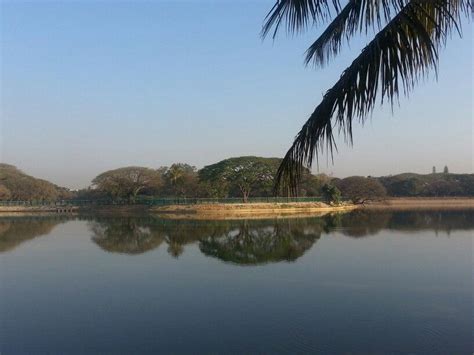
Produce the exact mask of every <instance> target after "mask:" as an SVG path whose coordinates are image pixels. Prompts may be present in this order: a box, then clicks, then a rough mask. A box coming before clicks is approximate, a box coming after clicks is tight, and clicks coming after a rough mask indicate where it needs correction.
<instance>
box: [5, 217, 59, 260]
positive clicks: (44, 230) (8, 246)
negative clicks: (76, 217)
mask: <svg viewBox="0 0 474 355" xmlns="http://www.w3.org/2000/svg"><path fill="white" fill-rule="evenodd" d="M67 220H68V218H65V217H60V216H55V217H53V216H50V217H38V216H34V217H2V218H0V253H2V252H7V251H11V250H13V249H15V248H16V247H18V246H19V245H20V244H22V243H24V242H27V241H29V240H32V239H34V238H37V237H41V236H43V235H47V234H50V233H51V231H52V230H53V228H54V227H56V226H57V225H58V224H61V223H64V222H66V221H67Z"/></svg>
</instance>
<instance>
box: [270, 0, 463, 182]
mask: <svg viewBox="0 0 474 355" xmlns="http://www.w3.org/2000/svg"><path fill="white" fill-rule="evenodd" d="M461 13H468V14H469V13H470V16H472V5H471V1H470V0H468V1H463V0H412V1H408V2H407V3H406V5H404V6H403V7H402V8H401V9H400V11H399V12H398V13H397V14H396V15H395V16H394V17H393V18H392V19H391V20H390V21H389V22H388V23H387V24H386V26H385V27H384V28H383V29H382V30H381V31H379V33H377V35H376V36H375V38H374V39H373V40H372V41H371V42H370V43H369V44H368V45H367V46H366V47H365V48H364V49H363V50H362V52H361V54H360V55H359V56H358V57H357V58H356V59H355V60H354V61H353V62H352V64H351V65H350V66H349V67H348V68H347V69H346V70H345V71H344V72H343V74H342V75H341V77H340V78H339V80H338V81H337V82H336V84H334V86H333V87H332V88H331V89H329V90H328V91H327V92H326V94H325V95H324V97H323V100H322V102H321V103H320V104H319V105H318V106H317V107H316V109H315V110H314V112H313V113H312V114H311V116H310V117H309V119H308V120H307V122H306V123H305V124H304V125H303V127H302V129H301V131H300V132H299V133H298V135H297V136H296V138H295V140H294V142H293V145H292V146H291V147H290V149H289V150H288V152H287V153H286V155H285V158H284V159H283V161H282V164H281V165H280V168H279V170H278V173H277V186H276V191H278V190H280V189H281V186H282V185H287V186H288V187H289V188H290V189H291V190H292V191H295V190H296V186H297V182H298V180H299V177H300V175H301V171H302V167H303V166H304V165H306V166H309V167H311V165H312V162H313V159H314V158H318V153H319V152H320V151H322V150H324V149H326V150H327V151H328V153H330V154H331V155H332V153H333V150H334V149H336V148H337V147H336V145H335V141H334V129H336V130H338V131H339V132H341V133H342V134H343V135H344V138H345V140H346V141H347V142H349V143H350V144H352V124H353V120H354V119H358V120H359V121H360V122H364V120H365V119H366V118H367V116H368V114H369V113H370V112H371V111H372V110H373V108H374V105H375V103H376V100H377V97H378V96H380V100H381V102H383V101H384V100H385V99H387V100H389V101H390V103H391V104H392V105H393V103H394V101H395V100H397V99H398V97H399V93H400V91H402V92H403V93H404V94H405V95H408V94H409V92H410V91H411V89H412V88H413V86H414V85H415V84H416V83H417V81H418V80H419V79H420V78H421V77H423V76H425V75H426V74H427V73H428V71H429V70H430V69H435V70H436V69H437V64H438V49H439V47H440V46H442V45H443V44H444V43H445V42H446V39H447V38H448V37H449V35H450V34H451V32H452V29H453V28H454V29H457V30H458V31H459V22H460V15H461Z"/></svg>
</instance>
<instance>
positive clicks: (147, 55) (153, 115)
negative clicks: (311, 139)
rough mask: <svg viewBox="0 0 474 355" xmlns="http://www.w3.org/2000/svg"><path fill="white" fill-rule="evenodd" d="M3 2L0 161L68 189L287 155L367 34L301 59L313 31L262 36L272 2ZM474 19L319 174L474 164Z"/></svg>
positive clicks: (468, 168) (466, 168)
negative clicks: (433, 70) (146, 171)
mask: <svg viewBox="0 0 474 355" xmlns="http://www.w3.org/2000/svg"><path fill="white" fill-rule="evenodd" d="M0 3H1V8H0V9H1V15H0V16H1V18H0V20H1V21H0V22H1V25H0V26H1V32H0V35H1V53H0V60H1V72H0V74H1V76H0V82H1V101H0V114H1V119H0V161H2V162H4V163H9V164H13V165H16V166H17V167H18V168H20V169H22V170H23V171H25V172H26V173H28V174H31V175H34V176H37V177H41V178H44V179H48V180H50V181H52V182H54V183H56V184H59V185H62V186H67V187H71V188H81V187H86V186H88V185H89V184H90V181H91V179H93V178H94V177H95V176H96V175H98V174H99V173H100V172H103V171H105V170H108V169H114V168H118V167H123V166H130V165H134V166H148V167H152V168H158V167H160V166H169V165H170V164H172V163H174V162H183V163H189V164H191V165H195V166H196V167H198V168H201V167H203V166H205V165H208V164H212V163H215V162H217V161H219V160H222V159H225V158H229V157H234V156H242V155H257V156H267V157H278V156H279V157H281V156H283V155H284V153H285V152H286V150H287V149H288V148H289V146H290V144H291V143H292V140H293V138H294V136H295V135H296V133H297V132H298V131H299V129H300V128H301V126H302V125H303V123H304V122H305V121H306V119H307V118H308V116H309V114H310V113H311V112H312V111H313V110H314V108H315V107H316V105H317V104H318V102H319V101H320V100H321V98H322V96H323V94H324V92H325V91H326V90H327V89H328V88H330V87H331V86H332V85H333V83H334V82H335V81H336V80H337V79H338V77H339V76H340V74H341V72H342V70H343V69H344V68H345V67H347V66H348V65H349V64H350V63H351V62H352V60H353V59H354V58H355V56H356V55H357V53H359V51H360V50H361V48H362V47H363V45H364V43H366V39H365V38H360V39H356V40H354V41H353V42H352V43H351V46H350V47H347V48H345V49H344V50H343V51H342V53H341V55H340V56H339V57H338V58H337V59H336V60H334V61H333V62H332V63H331V64H330V65H329V66H327V67H325V68H323V69H315V68H311V67H305V66H304V64H303V58H304V52H305V50H306V48H307V47H308V46H309V45H310V44H311V41H312V40H314V39H315V38H316V36H317V35H318V34H319V33H320V31H321V29H320V28H312V29H310V30H308V31H307V32H306V33H303V34H301V35H298V36H291V35H290V36H287V35H286V34H285V33H284V32H282V33H281V34H280V35H279V36H278V37H277V38H276V40H275V41H272V39H271V38H267V39H265V40H262V38H261V36H260V29H261V26H262V22H263V19H264V16H265V14H266V13H267V12H268V10H269V9H270V8H271V6H272V5H273V1H270V0H258V1H257V0H255V1H246V0H242V1H240V0H238V1H230V0H221V1H218V0H212V1H211V0H202V1H198V0H188V1H146V2H145V1H135V2H123V1H120V2H119V1H106V0H105V1H61V2H51V1H48V2H45V1H32V2H23V1H5V0H0ZM472 73H473V26H472V23H471V24H469V23H464V27H463V38H462V39H460V38H459V36H457V35H454V36H453V38H452V39H451V40H450V41H449V42H448V44H447V47H446V48H445V49H444V50H443V51H442V52H441V55H440V66H439V73H438V78H437V80H436V77H435V75H434V74H433V75H431V76H430V77H429V78H427V79H426V80H424V81H423V82H422V83H420V84H419V85H418V86H417V87H416V88H415V90H414V92H413V93H412V94H411V95H410V97H409V98H401V100H400V105H399V106H396V107H395V108H394V110H393V113H392V110H391V109H390V107H387V106H385V107H377V108H376V109H375V110H374V112H373V114H372V116H371V119H370V120H369V121H367V122H366V123H365V125H364V127H361V126H360V125H359V124H356V126H355V130H354V146H353V147H351V146H348V145H346V144H345V143H344V140H343V138H342V137H340V138H339V139H338V140H337V143H338V148H339V151H338V153H337V154H336V155H335V156H334V160H333V161H331V159H329V160H328V159H326V156H323V157H322V159H321V160H320V163H319V165H318V166H316V164H315V165H314V166H313V171H314V172H321V173H327V174H332V175H334V176H338V177H345V176H350V175H363V176H367V175H373V176H379V175H389V174H396V173H400V172H408V171H409V172H417V173H430V172H431V169H432V167H433V166H436V167H437V169H438V171H442V169H443V167H444V166H445V165H447V166H448V167H449V170H450V171H451V172H460V173H461V172H462V173H472V172H473V165H474V162H473V154H474V153H473V117H472V103H473V99H474V96H473V74H472Z"/></svg>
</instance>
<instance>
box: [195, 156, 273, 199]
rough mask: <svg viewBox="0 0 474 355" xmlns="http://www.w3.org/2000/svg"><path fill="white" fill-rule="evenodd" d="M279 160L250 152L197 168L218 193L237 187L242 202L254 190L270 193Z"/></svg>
mask: <svg viewBox="0 0 474 355" xmlns="http://www.w3.org/2000/svg"><path fill="white" fill-rule="evenodd" d="M280 162H281V159H278V158H261V157H253V156H247V157H238V158H229V159H225V160H222V161H220V162H218V163H216V164H212V165H208V166H205V167H204V168H203V169H201V170H200V171H199V179H200V180H201V181H202V182H203V183H207V184H208V185H209V186H210V187H213V188H214V189H216V192H218V193H219V194H220V196H219V197H224V196H228V195H229V193H236V191H237V192H238V193H239V194H240V195H241V197H242V200H243V202H247V201H248V198H249V196H250V194H251V193H252V192H253V191H258V193H257V195H258V196H265V195H270V194H271V193H272V189H273V185H274V178H275V173H276V171H277V169H278V166H279V164H280Z"/></svg>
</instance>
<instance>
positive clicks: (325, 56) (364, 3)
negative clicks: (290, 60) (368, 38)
mask: <svg viewBox="0 0 474 355" xmlns="http://www.w3.org/2000/svg"><path fill="white" fill-rule="evenodd" d="M405 2H406V0H350V1H349V2H348V3H347V4H346V6H344V8H343V9H342V10H341V11H340V12H339V13H338V15H337V16H336V17H335V18H334V19H333V20H332V21H331V23H330V24H329V25H328V26H327V28H326V29H325V30H324V32H323V33H322V34H321V35H320V36H319V37H318V38H317V39H316V41H314V42H313V44H311V46H310V47H309V48H308V50H307V51H306V58H305V63H306V65H308V64H309V63H311V62H313V63H314V64H315V65H316V66H324V65H325V64H326V63H327V62H328V61H329V59H330V58H331V57H332V56H336V55H337V54H338V53H339V51H340V50H341V47H342V41H343V39H344V38H345V39H346V40H347V41H348V40H349V39H350V37H352V36H353V35H354V34H356V33H359V32H364V31H365V32H366V33H367V32H368V30H369V28H377V29H378V30H380V28H381V27H382V23H383V22H385V23H386V22H389V21H390V19H391V17H392V13H393V12H394V11H396V12H398V11H399V10H400V9H401V8H402V7H403V6H404V3H405Z"/></svg>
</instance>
